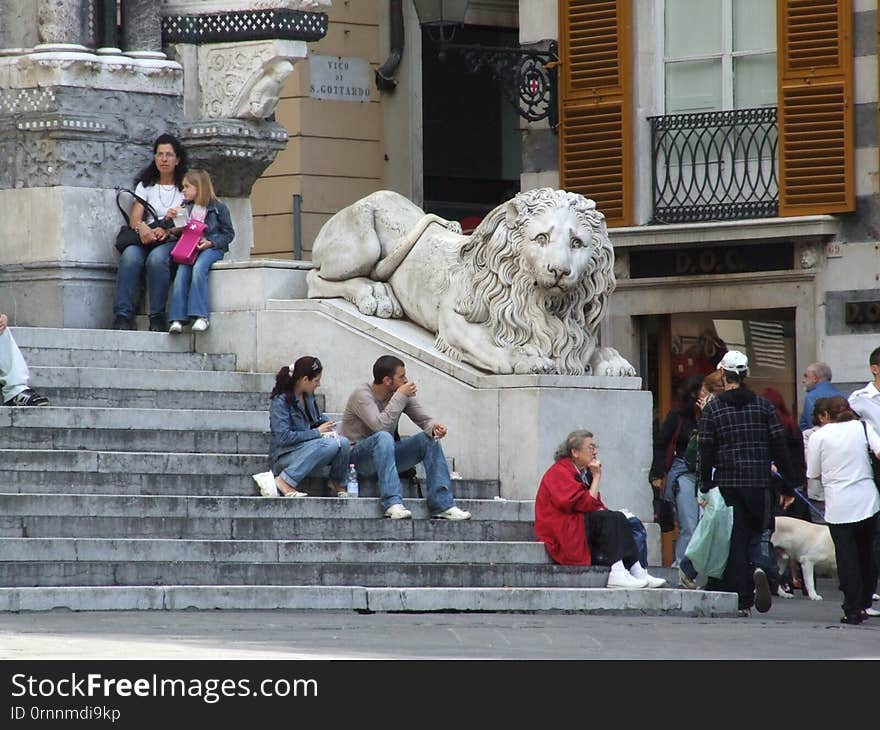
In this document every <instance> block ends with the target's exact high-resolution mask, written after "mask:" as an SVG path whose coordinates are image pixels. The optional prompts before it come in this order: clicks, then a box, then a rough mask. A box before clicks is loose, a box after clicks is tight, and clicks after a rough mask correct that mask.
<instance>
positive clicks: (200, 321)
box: [192, 317, 211, 332]
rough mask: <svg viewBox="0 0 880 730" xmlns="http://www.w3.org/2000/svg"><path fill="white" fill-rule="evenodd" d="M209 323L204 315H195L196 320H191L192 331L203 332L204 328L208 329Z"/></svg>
mask: <svg viewBox="0 0 880 730" xmlns="http://www.w3.org/2000/svg"><path fill="white" fill-rule="evenodd" d="M210 324H211V323H210V322H209V321H208V320H207V319H205V318H204V317H197V318H196V321H195V322H193V326H192V331H193V332H204V331H205V330H206V329H208V326H209V325H210Z"/></svg>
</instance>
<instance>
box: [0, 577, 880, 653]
mask: <svg viewBox="0 0 880 730" xmlns="http://www.w3.org/2000/svg"><path fill="white" fill-rule="evenodd" d="M819 592H820V593H821V594H823V595H824V597H825V600H824V601H810V600H808V599H807V598H806V597H801V596H798V597H796V598H795V599H792V600H782V599H777V600H775V601H774V603H773V608H772V609H771V611H770V612H769V613H767V614H758V613H753V614H752V616H751V617H749V618H718V619H713V618H689V617H685V616H672V615H666V616H633V615H625V616H620V615H575V614H463V613H432V614H366V615H365V614H358V613H354V612H347V611H346V612H343V611H305V612H301V611H210V612H206V611H178V612H167V611H125V612H122V611H120V612H101V613H74V612H70V611H58V612H47V613H21V614H0V659H3V660H14V659H237V660H238V659H398V658H406V659H710V658H717V659H763V658H767V659H771V658H772V659H851V658H870V659H877V658H880V619H869V621H868V622H867V623H865V624H863V625H861V626H844V625H841V624H840V623H839V619H840V616H841V609H840V600H841V595H840V593H839V592H838V591H837V589H836V587H835V586H834V585H833V583H832V582H831V581H830V580H824V581H820V582H819Z"/></svg>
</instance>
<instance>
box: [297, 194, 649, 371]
mask: <svg viewBox="0 0 880 730" xmlns="http://www.w3.org/2000/svg"><path fill="white" fill-rule="evenodd" d="M312 258H313V261H314V263H315V264H316V266H317V268H315V269H313V270H311V271H310V272H309V274H308V287H309V292H308V293H309V296H310V297H320V298H325V297H344V298H345V299H347V300H348V301H350V302H352V303H354V304H355V305H356V306H357V307H358V309H359V310H360V311H361V312H363V313H365V314H371V315H377V316H380V317H406V318H408V319H410V320H411V321H413V322H415V323H417V324H419V325H421V326H422V327H424V328H425V329H428V330H430V331H431V332H433V333H435V335H436V339H435V345H436V347H437V348H438V349H439V350H441V351H443V352H445V353H446V354H448V355H450V356H452V357H454V358H456V359H459V360H462V361H465V362H468V363H470V364H472V365H475V366H476V367H478V368H480V369H483V370H487V371H489V372H493V373H501V374H506V373H560V374H566V375H584V374H594V375H634V374H635V370H634V369H633V367H632V366H631V365H630V364H629V363H628V362H627V361H626V360H624V359H623V358H622V357H621V356H620V355H619V354H618V353H617V352H616V351H615V350H613V349H612V348H599V347H597V333H598V328H599V325H600V323H601V321H602V318H603V316H604V315H605V312H606V309H607V306H608V299H609V296H610V295H611V293H612V292H613V291H614V288H615V284H616V282H615V277H614V250H613V248H612V246H611V242H610V241H609V239H608V232H607V228H606V226H605V217H604V216H603V215H602V213H601V212H599V211H598V210H597V209H596V204H595V203H594V202H593V201H592V200H589V199H587V198H585V197H583V196H582V195H578V194H576V193H570V192H566V191H564V190H553V189H552V188H539V189H536V190H529V191H526V192H523V193H519V194H517V195H516V196H515V197H514V198H513V199H512V200H510V201H507V202H505V203H503V204H502V205H499V206H498V207H496V208H495V209H494V210H492V211H491V212H490V213H489V214H488V215H487V216H486V217H485V218H484V219H483V221H482V222H481V223H480V224H479V226H477V228H476V229H475V230H474V232H473V234H471V235H470V236H465V235H462V233H461V229H460V227H459V226H458V224H457V223H454V222H450V221H447V220H445V219H443V218H440V217H438V216H435V215H433V214H427V215H426V214H425V213H424V211H422V210H421V209H420V208H418V207H417V206H415V205H414V204H413V203H411V202H410V201H409V200H407V199H406V198H404V197H402V196H400V195H398V194H397V193H393V192H390V191H379V192H377V193H373V194H372V195H369V196H367V197H366V198H363V199H361V200H359V201H357V202H356V203H354V204H352V205H351V206H348V207H347V208H344V209H343V210H341V211H339V212H338V213H337V214H336V215H334V216H333V217H332V218H331V219H330V220H329V221H328V222H327V223H326V224H325V225H324V227H323V228H322V229H321V231H320V232H319V233H318V236H317V237H316V239H315V244H314V248H313V254H312Z"/></svg>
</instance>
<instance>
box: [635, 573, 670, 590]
mask: <svg viewBox="0 0 880 730" xmlns="http://www.w3.org/2000/svg"><path fill="white" fill-rule="evenodd" d="M636 580H646V581H648V588H662V587H663V586H665V585H666V579H665V578H657V577H656V576H653V575H651V574H650V573H645V575H644V576H642V578H637V579H636Z"/></svg>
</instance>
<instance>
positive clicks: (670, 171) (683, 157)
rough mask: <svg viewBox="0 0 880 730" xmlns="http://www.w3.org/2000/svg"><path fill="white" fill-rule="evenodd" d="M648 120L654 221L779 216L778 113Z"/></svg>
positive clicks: (754, 111) (739, 111) (734, 112)
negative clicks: (649, 126)
mask: <svg viewBox="0 0 880 730" xmlns="http://www.w3.org/2000/svg"><path fill="white" fill-rule="evenodd" d="M648 121H649V122H650V123H651V163H652V165H651V182H652V194H653V204H654V205H653V211H654V212H653V218H652V219H651V223H653V224H663V223H693V222H702V221H729V220H739V219H743V218H774V217H776V216H777V215H778V211H779V180H778V177H777V162H776V160H777V147H778V134H777V132H778V129H777V123H776V109H775V108H772V107H771V108H768V107H763V108H758V109H735V110H732V111H723V112H703V113H698V114H669V115H666V116H658V117H648Z"/></svg>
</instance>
